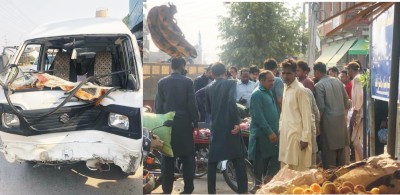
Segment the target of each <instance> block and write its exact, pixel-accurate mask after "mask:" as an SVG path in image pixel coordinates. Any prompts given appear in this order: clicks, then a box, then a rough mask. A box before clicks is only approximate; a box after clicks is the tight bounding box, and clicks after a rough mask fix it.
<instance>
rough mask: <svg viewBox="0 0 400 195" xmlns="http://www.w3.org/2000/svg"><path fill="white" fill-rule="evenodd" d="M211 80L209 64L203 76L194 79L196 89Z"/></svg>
mask: <svg viewBox="0 0 400 195" xmlns="http://www.w3.org/2000/svg"><path fill="white" fill-rule="evenodd" d="M211 81H212V77H211V65H209V66H207V68H205V72H204V73H203V74H202V75H201V76H198V77H197V78H196V79H194V91H195V92H197V91H198V90H200V89H201V88H203V87H205V86H207V85H208V83H210V82H211Z"/></svg>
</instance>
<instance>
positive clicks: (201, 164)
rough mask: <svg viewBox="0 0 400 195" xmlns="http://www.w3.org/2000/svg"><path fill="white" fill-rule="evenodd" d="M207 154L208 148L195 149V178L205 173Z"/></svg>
mask: <svg viewBox="0 0 400 195" xmlns="http://www.w3.org/2000/svg"><path fill="white" fill-rule="evenodd" d="M206 154H208V149H204V148H202V149H198V150H196V157H195V158H196V159H195V161H196V169H195V174H194V177H195V178H200V177H203V176H204V175H206V174H207V171H208V165H207V160H206V159H207V156H206Z"/></svg>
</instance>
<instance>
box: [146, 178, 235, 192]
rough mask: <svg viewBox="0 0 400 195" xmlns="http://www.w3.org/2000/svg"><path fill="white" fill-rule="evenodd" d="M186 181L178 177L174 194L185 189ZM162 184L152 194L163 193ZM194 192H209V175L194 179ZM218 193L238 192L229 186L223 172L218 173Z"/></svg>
mask: <svg viewBox="0 0 400 195" xmlns="http://www.w3.org/2000/svg"><path fill="white" fill-rule="evenodd" d="M183 187H184V183H183V179H182V178H180V179H177V180H176V181H175V182H174V189H173V191H172V194H179V193H180V192H182V191H183ZM162 192H163V191H162V188H161V186H160V187H158V188H157V189H155V190H154V191H153V192H152V194H161V193H162ZM193 194H208V192H207V175H205V176H203V177H201V178H196V179H194V191H193ZM217 194H236V193H235V192H234V191H233V190H231V188H229V186H228V185H227V184H226V182H225V180H224V177H223V176H222V174H221V173H217Z"/></svg>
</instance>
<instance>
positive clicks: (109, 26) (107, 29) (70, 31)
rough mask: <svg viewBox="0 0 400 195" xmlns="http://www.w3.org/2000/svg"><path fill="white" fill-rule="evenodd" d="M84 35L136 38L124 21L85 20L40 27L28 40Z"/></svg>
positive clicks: (109, 19)
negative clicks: (114, 35)
mask: <svg viewBox="0 0 400 195" xmlns="http://www.w3.org/2000/svg"><path fill="white" fill-rule="evenodd" d="M84 34H91V35H96V34H130V35H131V36H134V35H132V33H131V32H130V31H129V29H128V27H127V26H126V25H125V24H124V23H123V22H122V20H119V19H114V18H83V19H74V20H67V21H58V22H51V23H47V24H43V25H40V26H38V27H37V28H36V29H35V30H33V32H32V33H31V34H30V35H28V38H27V39H28V40H29V39H35V38H43V37H58V36H66V35H84Z"/></svg>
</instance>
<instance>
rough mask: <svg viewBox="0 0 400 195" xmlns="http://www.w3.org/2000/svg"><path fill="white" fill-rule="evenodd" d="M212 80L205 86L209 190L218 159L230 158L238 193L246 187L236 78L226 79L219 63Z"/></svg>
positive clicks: (214, 181) (213, 180) (212, 184)
mask: <svg viewBox="0 0 400 195" xmlns="http://www.w3.org/2000/svg"><path fill="white" fill-rule="evenodd" d="M211 71H212V74H213V77H214V79H215V82H214V83H212V84H210V85H208V86H207V87H206V110H207V112H208V113H209V114H211V118H212V122H211V139H210V152H209V159H208V178H207V180H208V193H209V194H215V192H216V169H217V164H218V162H219V161H223V160H232V162H233V165H234V167H235V170H236V179H237V183H238V193H239V194H242V193H245V192H247V191H248V189H247V174H246V164H245V161H244V155H245V153H244V144H243V142H242V138H241V137H240V128H239V123H240V118H239V112H238V108H237V106H236V80H227V79H226V75H225V73H226V68H225V65H223V64H221V63H215V64H213V66H212V68H211Z"/></svg>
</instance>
